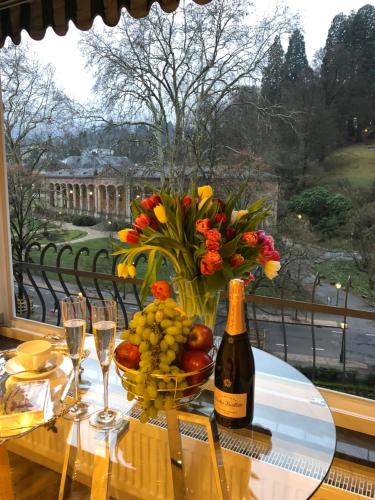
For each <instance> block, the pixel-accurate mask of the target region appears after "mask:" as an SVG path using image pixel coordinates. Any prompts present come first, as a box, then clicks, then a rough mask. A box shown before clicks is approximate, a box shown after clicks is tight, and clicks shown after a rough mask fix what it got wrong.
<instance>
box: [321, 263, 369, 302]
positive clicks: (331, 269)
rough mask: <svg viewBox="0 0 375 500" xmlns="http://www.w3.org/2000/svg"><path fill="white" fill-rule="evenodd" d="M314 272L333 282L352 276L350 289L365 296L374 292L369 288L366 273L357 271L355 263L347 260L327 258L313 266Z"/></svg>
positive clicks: (344, 281)
mask: <svg viewBox="0 0 375 500" xmlns="http://www.w3.org/2000/svg"><path fill="white" fill-rule="evenodd" d="M314 270H315V272H319V273H320V274H321V275H323V276H325V279H326V281H328V282H330V283H332V284H334V283H337V282H338V281H339V282H340V283H343V284H344V283H346V281H347V279H348V276H349V275H350V276H351V278H352V288H351V289H352V291H353V292H354V293H356V294H357V295H360V296H364V297H366V298H368V297H371V296H375V292H374V291H372V293H371V290H370V288H369V285H368V279H367V275H366V273H362V272H360V271H358V269H357V268H356V267H355V264H354V263H353V262H351V261H349V260H327V261H325V262H322V263H320V264H316V265H315V267H314Z"/></svg>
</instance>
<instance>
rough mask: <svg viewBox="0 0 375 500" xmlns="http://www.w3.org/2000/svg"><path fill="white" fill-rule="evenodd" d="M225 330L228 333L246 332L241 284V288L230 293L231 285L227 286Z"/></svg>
mask: <svg viewBox="0 0 375 500" xmlns="http://www.w3.org/2000/svg"><path fill="white" fill-rule="evenodd" d="M233 281H239V280H233ZM237 285H238V284H237ZM225 332H226V333H227V334H228V335H241V334H243V333H246V325H245V304H244V289H243V284H242V288H240V289H239V290H238V289H237V290H236V293H231V287H229V309H228V318H227V325H226V327H225Z"/></svg>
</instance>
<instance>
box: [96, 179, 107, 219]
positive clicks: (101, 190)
mask: <svg viewBox="0 0 375 500" xmlns="http://www.w3.org/2000/svg"><path fill="white" fill-rule="evenodd" d="M106 205H107V190H106V188H105V186H104V185H103V184H101V185H100V186H98V207H97V209H98V213H100V214H105V211H106Z"/></svg>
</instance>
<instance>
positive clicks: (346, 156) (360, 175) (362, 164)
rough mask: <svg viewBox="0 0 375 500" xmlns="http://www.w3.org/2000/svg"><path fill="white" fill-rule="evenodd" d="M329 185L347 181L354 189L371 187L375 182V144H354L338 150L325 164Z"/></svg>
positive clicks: (324, 177) (325, 179) (326, 180)
mask: <svg viewBox="0 0 375 500" xmlns="http://www.w3.org/2000/svg"><path fill="white" fill-rule="evenodd" d="M324 168H325V175H323V180H324V181H325V183H327V184H333V183H336V182H337V181H342V180H347V181H349V182H350V184H351V185H352V186H353V187H356V188H363V187H369V186H371V184H372V183H373V182H375V143H372V144H369V143H366V144H354V145H352V146H346V147H344V148H340V149H337V150H336V151H335V152H334V153H332V154H331V155H330V156H329V157H327V159H326V160H325V162H324Z"/></svg>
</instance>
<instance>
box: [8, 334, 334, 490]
mask: <svg viewBox="0 0 375 500" xmlns="http://www.w3.org/2000/svg"><path fill="white" fill-rule="evenodd" d="M87 347H89V348H90V349H92V350H91V354H90V356H89V357H88V358H87V359H86V360H85V361H84V362H83V367H84V372H83V373H82V396H83V400H87V401H89V402H91V403H94V404H96V405H97V406H98V408H100V407H101V406H102V398H103V385H102V382H101V376H100V367H99V364H98V362H97V359H96V355H95V350H94V349H93V339H92V338H90V337H89V338H87ZM254 356H255V362H256V386H255V413H254V421H253V426H252V427H249V428H246V429H241V430H236V431H234V430H230V429H224V428H219V433H220V445H221V447H220V450H221V455H222V459H223V464H224V472H225V484H226V486H225V487H224V489H222V492H224V494H223V495H222V493H221V492H220V489H219V488H218V484H219V483H220V481H218V477H219V476H218V468H217V461H216V462H215V460H217V458H218V455H217V452H218V448H217V447H216V448H215V442H214V440H212V439H211V438H212V436H214V434H215V425H214V426H213V427H212V426H211V425H210V422H211V420H210V417H211V415H212V412H213V393H212V389H213V381H212V380H210V381H209V382H208V384H207V385H206V387H205V390H204V391H203V392H202V394H201V395H200V397H199V398H198V399H197V400H195V401H194V402H193V403H191V404H190V405H189V406H188V407H186V408H180V409H179V411H178V418H179V432H177V437H178V439H180V440H181V443H182V452H183V453H182V455H180V456H178V455H177V459H176V457H172V459H173V460H172V461H171V460H170V457H171V456H172V455H170V450H172V448H173V446H174V445H175V444H176V443H171V439H172V440H174V439H175V438H176V432H174V431H173V429H171V428H169V431H168V432H167V428H168V424H169V427H171V420H170V418H169V419H167V416H166V414H165V413H163V412H161V413H160V414H159V416H158V417H157V418H156V419H154V420H151V421H149V423H148V424H141V423H140V422H139V420H138V417H139V414H140V410H139V407H138V406H137V405H136V404H135V403H134V401H131V402H130V401H127V397H126V393H125V390H124V389H123V387H122V385H121V380H120V378H119V377H118V375H117V374H116V372H115V371H114V369H113V370H112V371H111V374H110V391H109V394H110V398H109V404H110V406H111V407H113V408H116V409H118V410H120V411H121V412H122V413H123V416H124V423H123V425H122V426H120V427H119V428H118V429H116V430H115V431H109V432H99V431H97V430H96V429H94V428H93V427H91V426H90V425H89V423H88V421H87V420H83V421H82V422H73V423H71V422H69V421H67V420H63V419H59V420H58V421H57V423H56V429H57V432H55V433H54V432H50V431H48V430H46V429H45V428H39V429H37V430H36V431H33V432H31V433H30V434H27V435H26V436H24V437H22V438H20V439H15V440H9V441H8V442H7V444H6V447H7V450H8V451H9V457H10V458H9V463H10V466H11V470H12V472H13V474H11V475H12V477H18V478H21V479H18V481H14V485H13V486H14V489H15V490H16V491H15V492H16V493H17V491H18V490H20V491H22V492H23V494H24V492H25V491H26V482H24V484H22V477H25V478H26V477H27V487H29V483H30V477H33V478H35V479H36V481H37V484H38V485H42V486H43V488H44V489H45V488H47V487H48V488H49V490H50V491H51V495H52V496H51V498H57V497H58V492H60V495H63V497H64V498H75V499H81V498H82V499H83V498H89V497H91V498H93V499H95V498H98V499H99V498H100V499H102V498H105V494H106V493H107V492H109V495H110V498H113V499H117V498H118V499H120V498H132V499H147V500H148V499H150V498H152V499H163V500H166V499H173V498H175V499H176V500H177V499H179V498H187V499H194V500H200V499H204V500H216V499H218V498H230V499H233V500H238V499H241V500H242V499H254V498H256V499H258V500H273V499H275V500H299V499H301V500H305V499H306V498H309V497H310V496H311V495H312V494H313V492H314V491H315V490H316V489H317V488H318V487H319V485H320V484H321V482H322V481H323V480H324V477H325V475H326V474H327V472H328V470H329V468H330V465H331V462H332V459H333V455H334V452H335V444H336V435H335V426H334V423H333V419H332V416H331V413H330V410H329V408H328V407H327V405H326V403H325V401H324V399H323V398H322V396H321V395H320V393H319V391H318V390H317V389H316V388H315V387H314V385H313V384H312V383H311V382H310V381H309V380H308V379H306V378H305V377H304V376H303V375H302V374H301V373H299V372H298V371H297V370H296V369H295V368H293V367H292V366H290V365H288V364H286V363H284V362H283V361H281V360H279V359H278V358H275V357H274V356H271V355H269V354H267V353H265V352H263V351H260V350H258V349H254ZM175 430H176V429H175ZM173 436H174V437H173ZM177 441H178V440H177ZM171 444H172V447H171ZM177 444H178V443H177ZM177 448H178V447H177ZM177 448H176V449H177ZM172 451H173V450H172ZM25 460H26V461H27V464H28V465H27V467H28V470H31V472H32V475H30V474H31V473H30V474H28V475H27V476H26V475H24V476H22V475H20V474H18V472H19V471H18V469H19V467H21V466H22V467H24V466H25V465H24V462H25ZM41 464H42V465H43V467H41ZM173 468H175V469H177V470H181V471H183V474H182V476H183V478H184V481H183V480H182V481H181V482H176V477H177V478H178V475H177V476H176V475H175V473H172V471H173ZM51 469H53V470H54V471H57V472H54V474H57V479H56V477H55V478H54V479H53V481H52V479H51V477H52V476H51V474H52V472H51ZM220 469H221V471H222V468H220ZM25 481H26V479H25ZM222 485H223V483H222ZM53 488H55V490H56V495H57V496H53V493H52V491H53ZM33 492H34V493H35V491H34V490H33ZM34 493H33V494H34ZM103 495H104V496H103ZM24 498H26V499H28V498H31V497H27V496H26V497H24ZM33 498H35V496H34V497H33ZM61 498H62V497H61Z"/></svg>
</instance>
